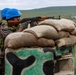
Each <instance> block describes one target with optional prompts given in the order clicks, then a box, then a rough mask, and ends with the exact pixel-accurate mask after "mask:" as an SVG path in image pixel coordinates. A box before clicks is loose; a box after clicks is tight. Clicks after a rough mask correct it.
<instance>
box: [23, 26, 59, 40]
mask: <svg viewBox="0 0 76 75" xmlns="http://www.w3.org/2000/svg"><path fill="white" fill-rule="evenodd" d="M29 31H30V32H34V33H35V36H37V38H47V39H58V38H60V36H58V35H59V34H58V32H57V31H56V29H55V28H54V27H52V26H47V25H41V26H35V27H32V28H28V29H25V30H24V31H23V32H29ZM32 34H33V33H32Z"/></svg>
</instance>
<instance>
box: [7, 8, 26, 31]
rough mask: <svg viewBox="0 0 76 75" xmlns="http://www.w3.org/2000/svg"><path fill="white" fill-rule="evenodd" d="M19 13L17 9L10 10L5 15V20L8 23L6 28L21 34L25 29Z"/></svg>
mask: <svg viewBox="0 0 76 75" xmlns="http://www.w3.org/2000/svg"><path fill="white" fill-rule="evenodd" d="M21 15H22V14H21V12H20V11H19V10H18V9H10V10H9V11H8V12H7V14H6V20H7V23H8V27H9V28H10V29H11V30H12V31H13V32H15V31H19V32H21V31H22V30H24V29H25V28H26V24H27V23H26V22H25V23H21V19H20V17H21Z"/></svg>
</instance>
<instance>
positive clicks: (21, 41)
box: [4, 19, 76, 75]
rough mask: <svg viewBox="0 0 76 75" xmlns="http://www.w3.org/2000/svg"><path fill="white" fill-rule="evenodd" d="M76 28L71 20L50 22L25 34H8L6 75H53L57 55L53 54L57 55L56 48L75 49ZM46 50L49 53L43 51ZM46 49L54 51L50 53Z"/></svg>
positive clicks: (39, 25) (40, 24)
mask: <svg viewBox="0 0 76 75" xmlns="http://www.w3.org/2000/svg"><path fill="white" fill-rule="evenodd" d="M75 26H76V25H75V23H74V22H73V21H71V20H68V19H60V20H54V19H47V20H44V21H42V22H40V23H39V24H38V26H35V27H32V28H27V29H25V30H24V31H23V32H15V33H11V34H9V35H8V36H7V37H6V39H5V46H4V47H5V62H6V64H5V67H6V69H5V71H6V74H7V75H17V73H18V75H34V74H35V75H45V74H46V75H51V74H50V73H53V72H54V71H53V68H54V66H53V65H54V64H53V61H52V60H54V55H53V52H51V50H55V52H56V53H57V52H58V51H56V50H57V49H56V46H57V48H59V49H60V48H61V47H64V46H66V47H71V46H73V45H75V43H76V35H75V34H76V33H75ZM45 48H46V50H47V51H44V49H45ZM47 48H51V49H50V51H49V50H48V49H47ZM53 48H54V49H53ZM35 54H36V55H35ZM61 55H62V54H61ZM30 56H31V57H30ZM12 58H13V59H12ZM30 60H31V61H30ZM27 62H30V63H27ZM31 62H32V63H31ZM22 63H23V65H22ZM24 63H26V64H24ZM45 63H46V64H47V63H48V64H49V63H50V64H51V65H52V66H50V65H47V66H44V64H45ZM46 64H45V65H46ZM21 65H22V66H21ZM14 67H15V68H14ZM18 67H19V68H18ZM44 67H45V68H44ZM17 69H18V71H20V72H18V71H17ZM50 71H51V72H50ZM52 75H54V74H52Z"/></svg>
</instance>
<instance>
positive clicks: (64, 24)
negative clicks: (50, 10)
mask: <svg viewBox="0 0 76 75" xmlns="http://www.w3.org/2000/svg"><path fill="white" fill-rule="evenodd" d="M44 24H45V25H50V26H53V27H54V28H55V29H56V30H57V31H61V30H64V31H69V32H71V31H72V30H74V28H75V22H73V21H71V20H68V19H46V20H44V21H41V22H40V23H39V25H44Z"/></svg>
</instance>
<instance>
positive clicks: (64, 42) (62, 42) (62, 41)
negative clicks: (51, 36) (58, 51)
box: [56, 36, 76, 47]
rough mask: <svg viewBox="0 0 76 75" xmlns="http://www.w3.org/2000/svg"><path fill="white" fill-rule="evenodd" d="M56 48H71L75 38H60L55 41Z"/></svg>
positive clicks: (75, 40) (75, 41)
mask: <svg viewBox="0 0 76 75" xmlns="http://www.w3.org/2000/svg"><path fill="white" fill-rule="evenodd" d="M56 43H57V46H58V47H61V46H72V45H74V44H75V43H76V36H70V37H68V38H61V39H58V40H57V41H56Z"/></svg>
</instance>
